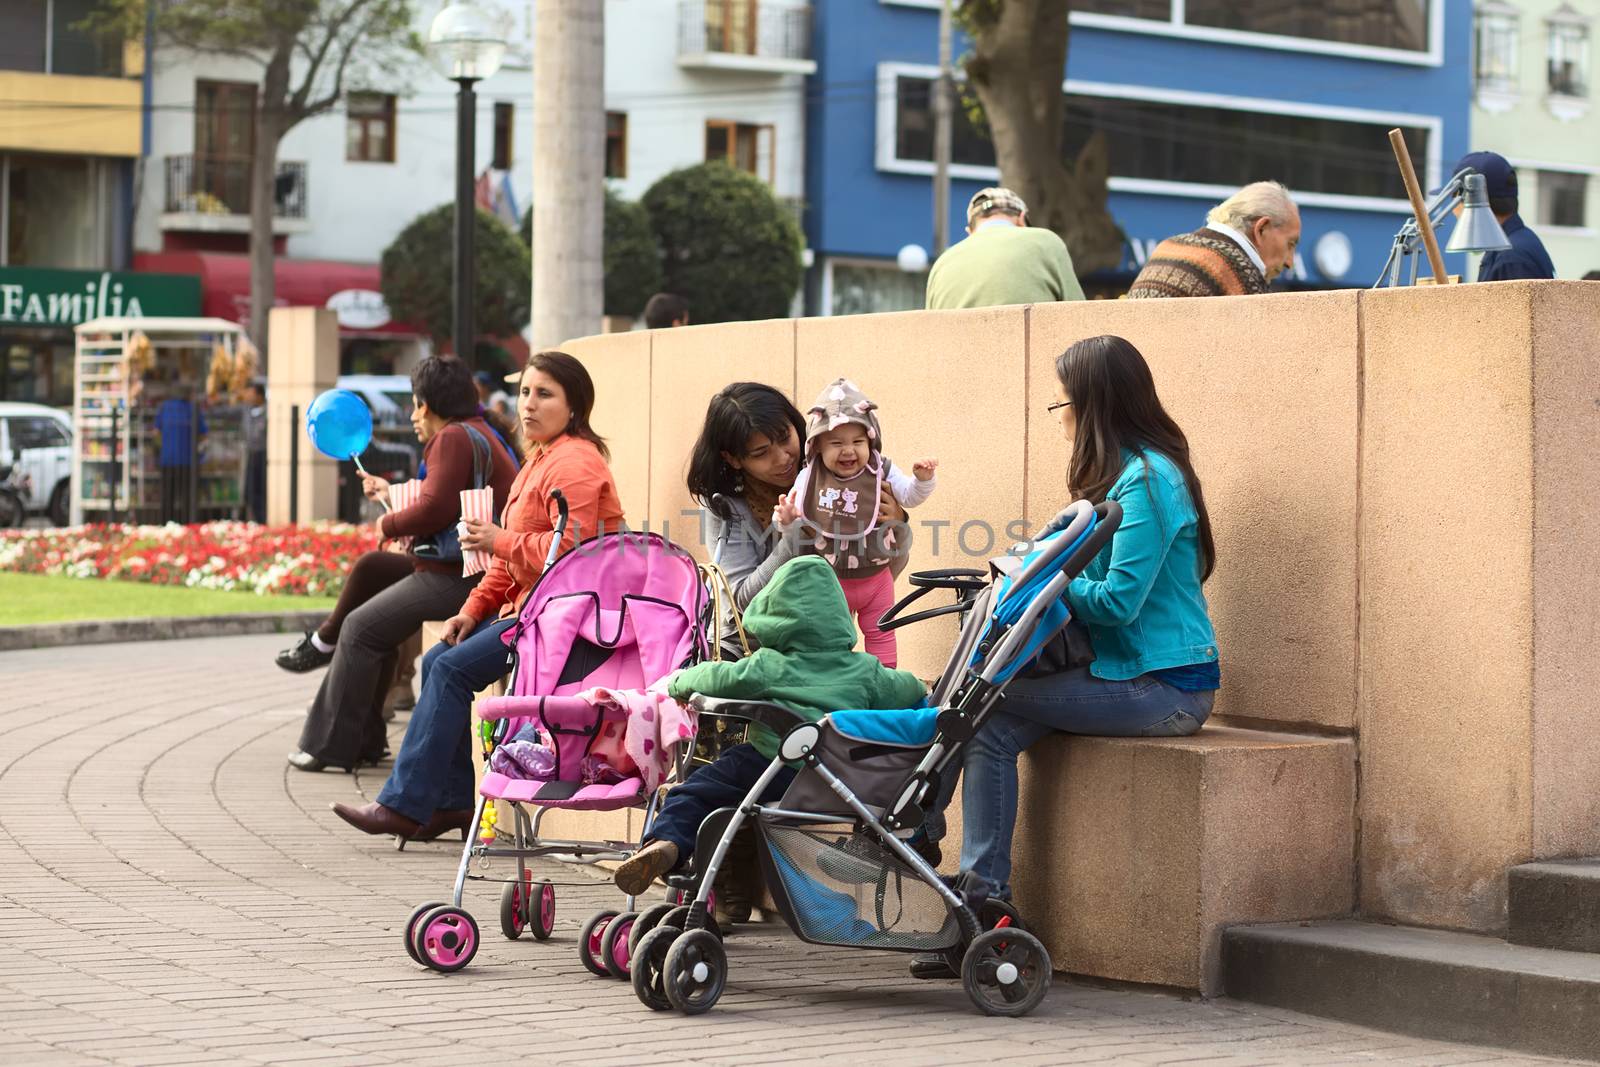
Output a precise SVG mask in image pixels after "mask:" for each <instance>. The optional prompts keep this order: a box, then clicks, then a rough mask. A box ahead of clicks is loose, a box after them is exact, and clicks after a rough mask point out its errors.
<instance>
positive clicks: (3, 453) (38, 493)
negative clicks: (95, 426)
mask: <svg viewBox="0 0 1600 1067" xmlns="http://www.w3.org/2000/svg"><path fill="white" fill-rule="evenodd" d="M408 389H409V386H408ZM0 461H4V462H6V463H11V464H15V465H16V467H17V471H18V473H19V475H21V476H22V477H24V478H26V480H27V481H28V483H29V485H30V487H29V489H28V492H27V497H26V500H25V506H26V508H27V511H28V513H29V514H30V515H37V514H44V515H47V516H48V517H49V519H50V521H51V522H52V523H54V524H55V525H57V526H65V525H66V524H67V522H68V520H69V517H70V515H71V511H72V417H71V416H69V415H68V414H67V413H66V412H64V411H61V410H59V409H57V408H52V407H46V406H45V405H43V404H22V403H9V402H8V403H0Z"/></svg>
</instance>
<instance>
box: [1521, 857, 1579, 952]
mask: <svg viewBox="0 0 1600 1067" xmlns="http://www.w3.org/2000/svg"><path fill="white" fill-rule="evenodd" d="M1506 881H1507V883H1508V884H1507V890H1508V893H1509V905H1510V918H1511V922H1510V928H1509V930H1508V931H1507V934H1506V936H1507V938H1508V939H1509V940H1511V941H1513V942H1515V943H1516V944H1519V945H1538V946H1541V947H1544V948H1558V949H1566V950H1568V951H1572V952H1600V858H1594V859H1574V860H1546V861H1544V862H1542V863H1524V864H1522V865H1521V866H1518V867H1512V868H1511V869H1510V870H1509V871H1507V872H1506Z"/></svg>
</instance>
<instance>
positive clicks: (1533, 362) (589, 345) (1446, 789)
mask: <svg viewBox="0 0 1600 1067" xmlns="http://www.w3.org/2000/svg"><path fill="white" fill-rule="evenodd" d="M1099 333H1117V334H1121V335H1123V336H1125V337H1127V338H1129V339H1130V340H1132V341H1133V342H1134V343H1135V344H1136V345H1137V346H1138V347H1139V348H1140V350H1141V351H1142V352H1143V353H1144V354H1145V356H1146V358H1147V359H1148V360H1149V362H1150V364H1151V367H1152V370H1153V372H1154V374H1155V377H1156V382H1157V386H1158V388H1159V390H1160V392H1161V396H1162V399H1163V401H1164V402H1165V404H1166V405H1167V407H1168V408H1169V410H1170V411H1171V412H1172V414H1173V415H1174V417H1175V418H1176V419H1177V420H1178V422H1179V424H1180V425H1181V426H1182V427H1183V428H1184V430H1185V431H1186V433H1187V434H1188V436H1189V438H1190V442H1191V445H1192V448H1193V453H1194V457H1195V461H1196V466H1197V468H1198V470H1199V473H1200V476H1201V478H1202V481H1203V483H1204V486H1205V492H1206V496H1207V500H1208V503H1209V506H1210V510H1211V514H1212V518H1213V522H1214V525H1215V528H1216V537H1217V545H1218V557H1219V558H1218V566H1217V571H1216V574H1215V576H1214V577H1213V578H1212V580H1211V581H1210V582H1209V583H1208V585H1207V587H1206V593H1207V597H1208V598H1209V600H1210V604H1211V608H1212V611H1213V615H1214V618H1215V621H1216V625H1217V631H1218V644H1219V647H1220V649H1221V652H1222V664H1223V689H1222V693H1221V695H1220V698H1219V703H1218V716H1219V717H1220V718H1221V719H1222V720H1223V721H1226V722H1232V723H1234V724H1236V725H1237V724H1246V725H1259V726H1268V727H1271V728H1274V729H1290V730H1302V731H1311V732H1334V733H1342V734H1353V735H1355V736H1356V737H1357V738H1358V742H1359V755H1360V772H1359V774H1360V790H1359V797H1360V799H1359V807H1358V812H1357V814H1358V816H1359V827H1360V830H1359V843H1358V846H1357V849H1358V854H1357V858H1358V866H1359V888H1360V907H1361V909H1362V910H1363V911H1365V912H1367V913H1369V914H1373V915H1380V916H1386V917H1391V918H1395V919H1399V920H1402V921H1410V922H1420V923H1427V924H1431V925H1439V926H1452V927H1461V928H1470V929H1493V928H1495V927H1497V926H1499V925H1501V924H1502V923H1503V921H1504V899H1505V894H1504V874H1503V872H1504V868H1505V867H1506V866H1507V865H1508V864H1511V863H1515V862H1521V861H1523V860H1527V859H1531V858H1543V857H1549V856H1557V855H1574V854H1582V853H1590V852H1600V788H1596V786H1595V782H1594V777H1593V773H1592V772H1593V768H1594V767H1595V766H1596V765H1600V731H1596V730H1594V729H1593V726H1592V722H1593V718H1594V716H1593V709H1592V707H1591V701H1592V696H1591V694H1592V693H1593V692H1594V691H1595V689H1596V688H1597V685H1600V640H1597V638H1600V597H1597V596H1596V595H1595V594H1596V592H1597V590H1596V589H1595V585H1594V583H1595V575H1597V574H1600V538H1596V537H1595V536H1594V535H1593V533H1592V531H1593V530H1595V529H1596V528H1597V527H1600V498H1597V496H1596V494H1595V493H1594V487H1595V486H1596V485H1600V285H1595V284H1593V283H1585V282H1536V283H1535V282H1517V283H1503V284H1496V285H1471V286H1455V287H1448V288H1440V289H1407V290H1385V291H1376V292H1355V291H1342V292H1330V293H1305V294H1283V295H1273V296H1263V297H1237V298H1224V299H1215V300H1181V301H1139V302H1128V301H1120V302H1097V303H1082V304H1066V305H1048V306H1044V305H1041V306H1031V307H1021V306H1019V307H1007V308H990V309H982V310H972V311H958V312H908V313H904V314H896V315H876V316H861V317H853V318H839V319H805V320H799V321H793V320H785V321H772V322H757V323H735V324H727V325H717V326H697V327H690V328H687V329H681V330H672V331H665V332H656V333H633V334H622V335H608V336H601V337H592V338H583V339H580V340H576V341H573V342H570V343H569V345H568V349H569V350H570V351H572V352H573V353H574V354H575V355H577V356H578V357H579V358H581V359H582V360H583V361H584V363H585V364H586V365H587V366H588V367H589V368H590V370H591V373H592V374H593V375H594V377H595V380H596V384H597V387H598V391H599V400H598V403H597V407H596V413H595V422H596V425H597V427H598V428H599V429H600V431H601V432H602V433H603V434H606V435H607V436H609V437H610V439H611V442H612V446H613V451H614V453H615V455H616V460H615V463H614V467H615V469H616V471H617V476H618V482H619V487H620V489H621V492H622V497H623V502H624V504H625V506H626V507H627V509H628V515H629V518H630V520H632V521H634V522H636V523H642V522H645V521H646V520H648V521H649V523H650V525H651V527H652V528H655V529H659V528H660V526H661V522H662V520H666V521H667V522H668V523H669V524H670V534H671V536H673V537H674V538H675V539H677V540H679V541H681V542H683V543H685V544H688V545H689V546H691V547H696V548H698V547H699V546H697V544H696V542H697V540H698V529H697V524H696V523H695V521H694V520H692V519H687V518H684V517H683V516H682V515H681V514H680V512H681V511H682V510H684V509H686V508H688V507H689V506H690V502H689V500H688V496H687V492H686V490H685V489H684V485H683V469H684V462H685V460H686V458H687V455H688V449H689V445H690V444H691V443H692V441H693V439H694V436H695V434H696V432H697V431H698V427H699V423H700V420H701V418H702V417H703V415H704V411H705V405H706V402H707V401H708V399H709V398H710V397H711V395H712V394H713V393H714V392H716V391H717V390H718V389H720V388H721V387H723V386H724V385H726V384H728V383H729V382H732V381H737V380H741V379H755V380H759V381H765V382H769V383H771V384H773V385H775V386H777V387H778V388H780V389H782V390H783V391H784V392H786V393H787V394H789V395H790V396H795V397H797V399H798V401H799V403H800V406H802V407H804V406H805V405H806V403H807V402H808V401H809V400H810V399H811V398H812V396H813V395H814V394H815V392H816V390H817V389H819V388H820V387H821V386H822V385H823V384H825V383H826V382H827V381H828V380H829V379H831V378H833V377H835V376H837V375H840V374H843V375H848V376H849V377H851V378H853V379H854V380H855V381H857V382H858V383H859V384H860V385H861V386H862V387H863V388H864V389H865V390H866V392H867V393H868V395H870V396H872V397H873V398H874V399H875V400H876V401H877V402H878V403H879V405H880V414H881V416H882V420H883V426H884V437H885V441H886V442H887V444H888V446H889V448H888V452H889V454H890V455H891V456H893V457H894V458H896V459H898V460H899V461H900V462H902V463H909V462H910V461H911V460H912V459H914V458H916V457H918V456H920V455H923V454H933V455H937V456H938V457H939V458H940V460H941V461H942V465H941V467H940V472H939V480H940V484H939V488H938V491H937V492H936V493H935V494H934V496H933V497H932V499H930V500H929V501H928V503H927V504H925V505H924V506H923V507H922V508H919V509H918V510H917V512H916V513H915V515H914V516H913V518H914V520H915V522H916V525H915V527H914V529H915V532H916V534H917V535H918V536H917V537H916V539H915V543H914V547H913V553H912V561H911V566H912V568H913V569H915V568H922V567H928V566H959V565H963V564H971V563H976V562H977V560H978V559H979V558H981V557H982V555H983V554H984V553H983V551H982V550H983V549H985V548H986V547H987V545H986V539H985V537H984V535H983V532H982V531H981V530H980V529H979V528H978V527H975V526H974V527H969V529H968V530H967V537H966V547H968V548H971V549H976V550H979V551H978V552H977V555H975V556H974V555H966V554H964V553H963V551H962V546H961V544H960V543H959V541H960V539H959V538H958V537H952V534H958V533H959V532H960V530H961V527H962V525H963V524H964V523H969V522H971V521H973V520H984V521H986V522H988V523H990V524H993V525H995V526H997V527H999V528H1000V529H1002V530H1003V529H1004V527H1005V526H1006V525H1007V524H1009V523H1012V522H1014V521H1019V520H1025V521H1026V523H1027V524H1030V525H1031V524H1037V523H1039V522H1041V521H1043V520H1044V519H1045V518H1047V517H1048V516H1049V515H1050V514H1051V513H1052V512H1053V511H1054V510H1055V509H1056V508H1058V507H1059V506H1060V505H1061V504H1063V503H1064V502H1065V498H1066V494H1065V490H1064V488H1063V486H1064V480H1065V465H1066V456H1065V449H1064V445H1063V443H1062V441H1061V439H1060V435H1059V429H1058V427H1057V425H1056V423H1055V420H1054V419H1053V418H1052V417H1051V416H1050V415H1048V414H1047V413H1046V412H1045V410H1044V405H1045V404H1046V403H1048V402H1049V400H1050V399H1052V398H1053V371H1052V362H1053V360H1054V357H1055V356H1056V354H1057V353H1059V352H1060V351H1061V350H1062V349H1063V348H1065V347H1066V346H1067V345H1068V344H1069V343H1071V342H1072V341H1074V340H1077V339H1079V338H1082V337H1087V336H1091V335H1094V334H1099ZM928 523H944V524H947V525H945V526H944V527H943V528H942V535H941V537H940V544H939V545H938V546H937V548H938V551H937V552H936V551H935V546H934V544H933V537H932V527H931V526H928V525H927V524H928ZM905 588H907V587H906V586H905V584H904V582H902V591H904V590H905ZM951 633H952V631H951V629H950V628H948V627H945V626H942V625H941V624H939V623H933V624H929V625H925V626H923V627H921V628H920V631H913V632H903V636H902V646H901V662H902V665H904V666H909V667H911V668H913V669H915V670H917V671H918V672H919V673H921V674H923V675H925V676H930V675H933V674H935V673H937V672H938V670H939V669H940V667H941V666H942V663H943V660H944V656H945V654H946V652H947V651H948V647H949V642H950V638H951Z"/></svg>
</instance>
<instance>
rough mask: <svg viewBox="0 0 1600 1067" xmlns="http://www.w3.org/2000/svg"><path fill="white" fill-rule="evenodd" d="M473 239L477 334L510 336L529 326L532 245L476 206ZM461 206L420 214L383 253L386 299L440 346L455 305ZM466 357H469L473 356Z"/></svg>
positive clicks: (393, 309)
mask: <svg viewBox="0 0 1600 1067" xmlns="http://www.w3.org/2000/svg"><path fill="white" fill-rule="evenodd" d="M477 219H478V222H477V227H478V228H477V233H476V236H475V239H474V252H475V253H476V255H475V257H474V258H475V266H476V269H477V286H476V289H475V295H476V298H477V308H476V309H475V311H474V315H475V321H476V324H477V333H478V336H480V337H484V336H488V337H510V336H512V335H514V334H517V333H520V332H522V328H523V327H524V326H526V325H527V324H528V300H529V296H530V294H531V292H532V289H533V266H532V260H531V259H530V258H529V256H528V248H527V246H526V245H524V244H523V243H522V242H521V241H519V240H517V235H516V234H514V233H512V232H511V230H510V229H509V228H508V227H507V226H506V224H505V223H503V222H501V221H500V220H499V219H497V218H496V217H495V216H493V215H491V214H489V213H488V212H486V211H483V210H482V209H478V210H477ZM455 225H456V207H455V205H454V204H445V205H443V206H441V207H436V208H434V209H433V210H432V211H428V212H425V213H424V214H421V215H418V216H417V217H416V218H415V219H413V220H411V223H410V224H409V225H408V226H406V228H405V229H403V230H401V231H400V235H399V236H398V237H396V238H395V239H394V243H393V244H391V245H390V246H389V247H388V248H386V249H384V251H383V259H382V260H381V261H380V263H379V271H380V280H379V286H380V288H381V289H382V290H383V300H384V303H386V304H388V305H389V311H390V313H391V314H393V315H394V317H395V318H396V319H397V320H399V321H401V322H414V323H416V324H418V325H420V326H421V327H423V328H424V329H425V330H427V331H428V335H429V336H430V337H432V338H433V341H434V343H435V344H436V345H442V344H444V342H446V341H447V340H449V338H450V335H451V331H452V323H453V319H452V314H451V313H452V310H453V308H454V307H455V280H454V272H453V271H452V270H451V266H450V264H451V262H452V260H451V256H452V255H453V250H454V248H455V232H456V231H455ZM463 358H467V359H470V358H472V357H471V354H470V353H468V354H464V355H463Z"/></svg>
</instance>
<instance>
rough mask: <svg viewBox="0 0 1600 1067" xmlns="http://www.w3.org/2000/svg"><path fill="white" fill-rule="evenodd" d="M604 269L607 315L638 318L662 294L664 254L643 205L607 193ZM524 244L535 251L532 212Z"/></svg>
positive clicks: (526, 219)
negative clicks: (651, 228)
mask: <svg viewBox="0 0 1600 1067" xmlns="http://www.w3.org/2000/svg"><path fill="white" fill-rule="evenodd" d="M605 212H606V214H605V236H604V238H603V240H604V253H603V256H604V260H603V261H604V265H605V306H604V313H605V314H607V315H623V316H626V317H627V318H630V319H635V318H638V317H639V315H640V313H642V312H643V311H644V306H645V304H647V303H649V301H650V298H651V297H652V296H654V295H655V294H656V293H658V292H660V291H661V250H660V249H659V248H657V247H656V237H655V234H654V233H653V232H651V230H650V215H649V213H648V212H646V211H645V209H644V206H643V205H642V204H638V203H635V202H634V201H632V200H624V199H623V198H622V197H620V196H618V195H617V194H616V193H615V192H614V191H612V190H611V188H609V187H607V189H606V207H605ZM522 243H523V244H525V245H527V246H528V247H529V248H530V249H531V248H532V247H533V211H532V209H529V211H528V212H527V214H525V215H523V216H522Z"/></svg>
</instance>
